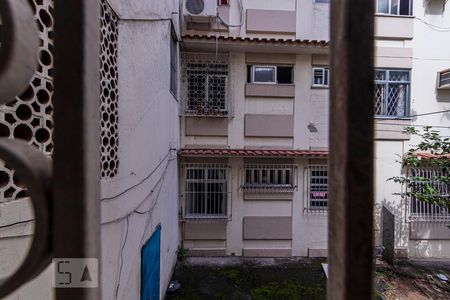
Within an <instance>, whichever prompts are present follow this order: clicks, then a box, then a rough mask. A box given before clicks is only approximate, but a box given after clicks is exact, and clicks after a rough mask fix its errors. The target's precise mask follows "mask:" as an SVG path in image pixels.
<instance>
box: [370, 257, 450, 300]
mask: <svg viewBox="0 0 450 300" xmlns="http://www.w3.org/2000/svg"><path fill="white" fill-rule="evenodd" d="M437 274H445V275H447V276H449V275H450V263H444V262H436V261H410V260H398V261H396V263H395V265H394V267H390V266H387V265H380V266H378V267H377V272H376V276H375V283H376V285H375V286H376V295H377V298H378V299H386V300H394V299H399V300H401V299H408V300H421V299H450V284H449V283H447V282H444V281H441V280H439V279H438V278H437V276H436V275H437Z"/></svg>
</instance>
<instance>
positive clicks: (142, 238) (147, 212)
mask: <svg viewBox="0 0 450 300" xmlns="http://www.w3.org/2000/svg"><path fill="white" fill-rule="evenodd" d="M161 178H162V183H161V187H160V189H159V191H158V195H157V196H156V198H155V202H154V203H153V205H152V207H151V208H150V209H148V210H146V211H138V210H137V208H136V209H135V210H134V211H133V212H131V213H130V214H129V215H127V216H126V220H127V230H126V235H125V239H124V243H123V245H122V248H121V251H120V261H121V263H120V267H119V275H118V279H119V281H118V283H117V286H116V299H117V296H118V291H119V287H120V278H121V276H122V268H123V267H122V266H123V250H124V249H125V244H126V241H127V237H128V230H129V217H130V216H131V214H133V213H137V214H139V215H145V214H148V217H147V220H146V224H145V226H144V232H143V234H142V236H141V241H140V244H139V247H142V245H143V241H144V237H145V235H146V232H147V231H146V228H147V227H148V225H149V224H150V221H151V216H152V214H151V212H153V210H154V208H155V207H156V205H157V204H158V199H159V196H160V194H161V191H162V189H163V186H164V178H165V176H162V177H161ZM146 198H147V197H146ZM149 213H150V214H149ZM122 219H123V218H122ZM129 279H130V275H128V279H127V281H126V282H127V283H128V281H129Z"/></svg>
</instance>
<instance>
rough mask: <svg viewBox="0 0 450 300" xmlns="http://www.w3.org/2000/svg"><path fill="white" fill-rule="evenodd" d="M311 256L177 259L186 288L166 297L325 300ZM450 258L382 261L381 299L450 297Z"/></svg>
mask: <svg viewBox="0 0 450 300" xmlns="http://www.w3.org/2000/svg"><path fill="white" fill-rule="evenodd" d="M323 262H325V259H311V258H240V257H227V258H194V257H191V258H188V259H187V260H186V261H185V262H183V263H178V265H177V267H176V270H175V274H174V277H173V279H177V280H179V281H180V283H181V289H180V290H179V291H178V292H177V293H176V294H175V295H170V296H168V297H167V299H169V300H171V299H177V300H179V299H188V300H203V299H207V300H215V299H217V300H223V299H238V300H239V299H249V300H250V299H251V300H266V299H267V300H272V299H273V300H278V299H280V300H285V299H287V300H290V299H291V300H295V299H325V296H326V277H325V274H324V272H323V270H322V266H321V263H323ZM439 273H442V274H446V275H447V276H450V262H449V261H443V260H398V261H396V264H395V267H390V266H388V265H386V264H377V271H376V276H375V283H376V298H377V299H387V300H391V299H408V300H415V299H450V284H449V283H445V282H442V281H440V280H439V279H437V277H436V274H439Z"/></svg>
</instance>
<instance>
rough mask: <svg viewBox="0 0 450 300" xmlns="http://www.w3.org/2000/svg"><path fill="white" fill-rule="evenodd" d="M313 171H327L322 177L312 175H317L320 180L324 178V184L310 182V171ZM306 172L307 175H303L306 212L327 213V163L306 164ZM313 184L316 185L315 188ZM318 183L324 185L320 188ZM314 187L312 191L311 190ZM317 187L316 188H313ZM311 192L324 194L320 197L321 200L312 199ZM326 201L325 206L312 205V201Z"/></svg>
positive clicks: (311, 177) (311, 176) (311, 178)
mask: <svg viewBox="0 0 450 300" xmlns="http://www.w3.org/2000/svg"><path fill="white" fill-rule="evenodd" d="M313 171H326V172H327V176H326V177H323V176H314V177H318V178H319V179H320V178H322V180H324V179H326V184H324V183H322V184H320V183H315V184H313V183H312V180H313V175H312V172H313ZM306 172H307V176H305V177H306V178H307V185H306V186H307V191H306V199H307V208H306V209H307V212H308V213H327V212H328V203H329V201H328V200H329V169H328V165H325V164H311V165H309V166H308V168H307V169H306ZM314 185H317V188H316V187H314ZM320 185H322V186H323V185H325V188H323V187H322V188H320ZM313 189H314V191H313ZM315 189H318V190H315ZM313 192H317V193H323V195H326V196H324V197H323V198H322V200H320V198H319V200H318V199H312V197H311V194H312V193H313ZM320 201H322V202H326V204H327V205H326V206H317V205H312V203H316V202H320Z"/></svg>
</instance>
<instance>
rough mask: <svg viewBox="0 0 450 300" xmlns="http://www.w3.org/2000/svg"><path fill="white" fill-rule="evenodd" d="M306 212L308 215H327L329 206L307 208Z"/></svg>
mask: <svg viewBox="0 0 450 300" xmlns="http://www.w3.org/2000/svg"><path fill="white" fill-rule="evenodd" d="M304 211H305V214H307V215H317V216H327V215H328V208H325V209H314V208H305V210H304Z"/></svg>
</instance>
